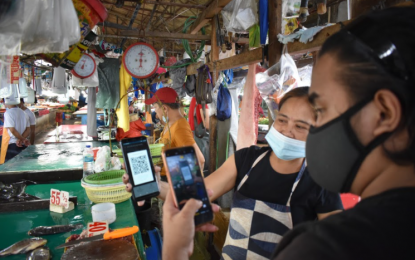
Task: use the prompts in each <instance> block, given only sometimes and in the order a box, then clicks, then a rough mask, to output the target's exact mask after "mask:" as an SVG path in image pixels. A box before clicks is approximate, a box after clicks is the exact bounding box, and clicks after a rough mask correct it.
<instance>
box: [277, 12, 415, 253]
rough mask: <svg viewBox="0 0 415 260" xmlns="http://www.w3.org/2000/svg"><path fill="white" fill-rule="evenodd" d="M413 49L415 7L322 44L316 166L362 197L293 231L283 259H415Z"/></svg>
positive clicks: (371, 18) (369, 19)
mask: <svg viewBox="0 0 415 260" xmlns="http://www.w3.org/2000/svg"><path fill="white" fill-rule="evenodd" d="M414 46H415V7H405V8H402V7H401V8H399V7H395V8H390V9H386V10H383V11H379V12H375V13H371V14H369V15H366V16H364V17H362V18H360V19H358V20H356V21H354V22H352V23H351V24H350V25H348V26H346V27H345V28H343V29H342V30H341V31H340V32H339V33H337V34H335V35H333V36H332V37H330V38H329V39H328V40H327V41H326V42H325V43H324V45H323V46H322V49H321V51H320V54H319V59H318V60H317V63H316V65H315V67H314V71H313V77H312V83H311V89H310V93H311V94H310V100H311V101H312V103H313V104H314V106H315V108H316V111H317V113H318V119H317V123H316V126H317V128H313V129H311V130H310V134H309V136H308V139H307V148H306V149H307V161H308V167H309V169H310V174H311V176H312V178H313V179H314V180H315V181H316V182H317V183H319V184H320V185H322V186H323V187H325V188H327V189H329V190H332V191H336V192H351V193H353V194H356V195H359V196H361V197H362V201H361V202H360V203H359V204H357V205H356V206H355V207H354V208H352V209H350V210H347V211H345V212H343V213H341V214H337V215H335V216H332V217H330V218H327V219H326V220H324V221H320V222H317V223H310V224H306V225H303V226H300V227H298V228H296V229H294V230H293V231H292V232H290V233H288V234H287V235H286V236H285V237H284V239H283V240H282V241H281V243H280V246H279V247H278V249H277V252H276V254H275V259H278V260H279V259H292V260H296V259H308V260H313V259H336V260H343V259H344V260H346V259H347V260H348V259H353V260H359V259H377V260H379V259H400V260H402V259H415V247H414V246H413V235H414V234H415V222H414V219H415V206H414V205H415V167H414V164H415V131H414V130H415V103H414V100H415V77H414V76H415V50H414ZM322 158H324V160H322Z"/></svg>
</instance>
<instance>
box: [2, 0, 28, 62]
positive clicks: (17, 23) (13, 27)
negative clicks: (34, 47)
mask: <svg viewBox="0 0 415 260" xmlns="http://www.w3.org/2000/svg"><path fill="white" fill-rule="evenodd" d="M26 2H27V1H11V2H10V1H5V2H4V3H2V5H1V8H2V10H1V13H2V16H1V17H0V42H1V44H0V55H18V54H19V53H20V40H21V37H22V34H23V20H24V13H23V11H24V5H25V3H26ZM5 9H7V11H6V10H5Z"/></svg>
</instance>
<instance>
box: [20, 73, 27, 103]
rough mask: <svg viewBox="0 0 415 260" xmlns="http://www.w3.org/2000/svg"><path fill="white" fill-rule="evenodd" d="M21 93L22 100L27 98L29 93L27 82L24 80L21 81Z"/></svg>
mask: <svg viewBox="0 0 415 260" xmlns="http://www.w3.org/2000/svg"><path fill="white" fill-rule="evenodd" d="M19 92H20V97H21V98H25V97H27V95H28V93H27V82H26V80H25V79H24V78H20V79H19Z"/></svg>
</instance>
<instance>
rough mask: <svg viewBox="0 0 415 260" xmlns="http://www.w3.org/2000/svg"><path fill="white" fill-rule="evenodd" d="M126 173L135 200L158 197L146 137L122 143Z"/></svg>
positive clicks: (126, 140) (125, 140)
mask: <svg viewBox="0 0 415 260" xmlns="http://www.w3.org/2000/svg"><path fill="white" fill-rule="evenodd" d="M121 147H122V151H123V156H124V161H125V166H126V171H127V173H128V175H129V176H130V182H131V184H132V186H133V190H132V192H133V196H134V198H135V199H137V200H139V199H144V198H150V197H154V196H157V195H158V194H159V188H158V184H157V181H156V179H155V175H154V168H153V164H152V162H151V154H150V148H149V146H148V143H147V139H146V138H145V137H137V138H131V139H124V140H122V141H121Z"/></svg>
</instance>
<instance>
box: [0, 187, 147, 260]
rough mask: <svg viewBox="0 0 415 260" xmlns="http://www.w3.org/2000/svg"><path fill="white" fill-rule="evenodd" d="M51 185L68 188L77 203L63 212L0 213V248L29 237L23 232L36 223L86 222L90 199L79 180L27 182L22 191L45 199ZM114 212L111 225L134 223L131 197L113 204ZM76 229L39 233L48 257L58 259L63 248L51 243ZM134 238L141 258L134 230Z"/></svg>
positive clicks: (11, 259) (62, 240)
mask: <svg viewBox="0 0 415 260" xmlns="http://www.w3.org/2000/svg"><path fill="white" fill-rule="evenodd" d="M52 188H53V189H58V190H64V191H68V192H69V195H70V196H77V197H78V205H77V206H75V209H74V210H72V211H69V212H67V213H64V214H59V213H54V212H50V211H49V210H32V211H22V212H13V213H0V230H1V234H2V237H1V239H0V250H1V249H3V248H6V247H8V246H10V245H12V244H14V243H16V242H18V241H20V240H23V239H26V238H30V236H29V235H27V232H28V231H29V230H30V229H32V228H35V227H38V226H51V225H67V224H83V225H84V227H85V226H86V225H87V224H88V222H92V215H91V206H92V204H91V203H92V202H91V201H90V200H89V199H88V197H87V196H86V193H85V191H84V189H83V188H82V187H81V184H80V181H71V182H57V183H50V184H36V185H29V186H28V187H27V188H26V193H28V194H31V195H34V196H37V197H39V198H42V199H49V197H50V189H52ZM116 215H117V219H116V221H115V222H114V223H112V224H110V225H109V227H110V228H111V229H117V228H124V227H131V226H134V225H138V222H137V219H136V216H135V213H134V208H133V205H132V204H131V200H127V201H124V202H122V203H118V204H116ZM80 233H81V230H76V231H72V232H67V233H62V234H56V235H47V236H43V238H45V239H47V241H48V242H47V244H46V246H47V247H49V249H50V251H51V253H52V259H60V258H61V256H62V254H63V249H55V247H57V246H58V245H61V244H63V243H65V239H66V238H67V237H69V236H70V235H72V234H80ZM134 238H135V241H136V245H137V248H138V249H139V253H140V256H141V259H143V260H145V259H146V258H145V255H144V253H143V252H144V247H143V242H142V238H141V234H140V233H137V234H135V236H134ZM2 259H5V260H17V259H26V256H25V255H13V256H8V257H4V258H2ZM91 259H92V258H91Z"/></svg>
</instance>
